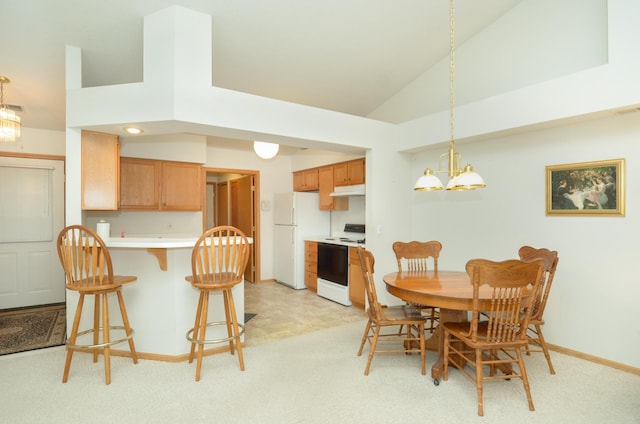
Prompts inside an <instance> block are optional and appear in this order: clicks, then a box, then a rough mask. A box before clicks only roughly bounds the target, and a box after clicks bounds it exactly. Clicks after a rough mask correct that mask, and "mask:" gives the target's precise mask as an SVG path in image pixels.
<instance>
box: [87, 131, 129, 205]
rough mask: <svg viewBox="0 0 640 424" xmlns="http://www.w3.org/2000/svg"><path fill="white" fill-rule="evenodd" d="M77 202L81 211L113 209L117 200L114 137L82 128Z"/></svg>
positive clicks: (117, 159)
mask: <svg viewBox="0 0 640 424" xmlns="http://www.w3.org/2000/svg"><path fill="white" fill-rule="evenodd" d="M80 158H81V159H80V161H81V193H82V195H81V205H82V209H83V210H117V209H118V201H119V200H120V177H119V174H120V144H119V142H118V136H117V135H113V134H104V133H98V132H93V131H82V138H81V154H80Z"/></svg>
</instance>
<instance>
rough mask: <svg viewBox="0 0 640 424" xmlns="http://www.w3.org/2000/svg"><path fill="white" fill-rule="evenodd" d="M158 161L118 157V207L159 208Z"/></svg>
mask: <svg viewBox="0 0 640 424" xmlns="http://www.w3.org/2000/svg"><path fill="white" fill-rule="evenodd" d="M159 181H160V162H159V161H156V160H150V159H136V158H120V209H138V210H143V209H149V210H157V209H160V184H159Z"/></svg>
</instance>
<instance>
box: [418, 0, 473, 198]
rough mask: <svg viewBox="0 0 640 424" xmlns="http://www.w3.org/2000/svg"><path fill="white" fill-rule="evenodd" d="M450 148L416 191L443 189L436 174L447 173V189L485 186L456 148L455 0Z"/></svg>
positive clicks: (452, 7) (451, 37) (451, 15)
mask: <svg viewBox="0 0 640 424" xmlns="http://www.w3.org/2000/svg"><path fill="white" fill-rule="evenodd" d="M449 5H450V7H449V18H450V26H449V29H450V31H449V71H450V72H449V83H450V85H449V88H450V90H449V130H450V139H449V150H448V151H447V153H443V154H442V155H440V160H439V161H438V170H437V171H434V170H433V169H431V168H427V169H425V170H424V175H422V176H421V177H420V178H418V180H417V181H416V183H415V185H414V187H413V189H414V190H416V191H435V190H442V189H443V188H444V186H443V185H442V181H440V178H438V177H437V176H436V175H435V174H436V173H447V174H448V175H449V182H448V183H447V187H446V188H447V190H459V191H463V190H475V189H476V188H483V187H485V183H484V179H483V178H482V177H481V176H480V175H479V174H477V173H475V172H474V171H473V167H472V166H471V164H469V163H467V165H466V166H465V167H464V168H461V167H460V166H459V162H460V159H461V158H462V155H460V153H458V151H457V150H456V142H455V139H454V122H455V119H454V111H455V61H454V51H455V5H454V0H450V2H449ZM445 157H446V158H447V169H442V166H441V165H442V159H443V158H445Z"/></svg>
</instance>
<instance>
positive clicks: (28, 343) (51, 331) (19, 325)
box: [0, 303, 67, 355]
mask: <svg viewBox="0 0 640 424" xmlns="http://www.w3.org/2000/svg"><path fill="white" fill-rule="evenodd" d="M66 330H67V328H66V316H65V305H64V303H63V304H56V305H46V306H39V307H36V308H21V309H14V310H7V311H3V312H0V355H8V354H10V353H17V352H24V351H27V350H35V349H41V348H44V347H51V346H59V345H63V344H64V342H65V338H66Z"/></svg>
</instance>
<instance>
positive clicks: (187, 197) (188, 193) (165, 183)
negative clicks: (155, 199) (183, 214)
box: [160, 161, 204, 211]
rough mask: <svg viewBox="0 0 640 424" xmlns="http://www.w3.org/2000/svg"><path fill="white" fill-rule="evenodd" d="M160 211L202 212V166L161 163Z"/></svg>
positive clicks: (183, 163)
mask: <svg viewBox="0 0 640 424" xmlns="http://www.w3.org/2000/svg"><path fill="white" fill-rule="evenodd" d="M161 171H162V172H161V178H162V179H161V185H160V188H161V201H162V203H161V205H160V209H162V210H172V211H199V210H202V197H203V190H204V184H203V183H202V166H200V164H197V163H186V162H164V161H163V162H162V168H161Z"/></svg>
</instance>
